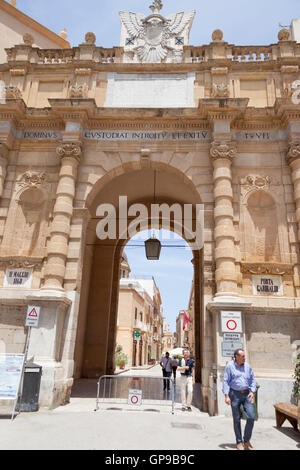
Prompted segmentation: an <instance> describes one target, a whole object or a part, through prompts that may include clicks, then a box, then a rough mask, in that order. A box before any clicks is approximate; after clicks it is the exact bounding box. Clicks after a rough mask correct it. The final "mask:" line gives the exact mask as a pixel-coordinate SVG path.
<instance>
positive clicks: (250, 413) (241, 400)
mask: <svg viewBox="0 0 300 470" xmlns="http://www.w3.org/2000/svg"><path fill="white" fill-rule="evenodd" d="M248 395H249V394H248V393H241V392H237V391H235V390H232V389H230V392H229V398H230V400H231V409H232V417H233V427H234V432H235V437H236V442H237V444H239V443H240V442H243V440H242V429H241V405H243V407H244V411H245V415H246V418H247V422H246V426H245V431H244V441H246V442H249V441H250V439H251V435H252V430H253V426H254V419H255V414H254V405H253V404H252V403H250V399H249V397H248Z"/></svg>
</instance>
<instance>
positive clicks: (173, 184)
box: [75, 164, 203, 382]
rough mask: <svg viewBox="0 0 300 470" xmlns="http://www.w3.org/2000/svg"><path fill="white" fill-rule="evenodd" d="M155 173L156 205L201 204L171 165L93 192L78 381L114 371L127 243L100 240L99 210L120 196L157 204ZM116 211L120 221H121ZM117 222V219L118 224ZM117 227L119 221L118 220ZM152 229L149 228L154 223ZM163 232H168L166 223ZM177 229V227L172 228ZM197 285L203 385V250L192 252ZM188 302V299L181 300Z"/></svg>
mask: <svg viewBox="0 0 300 470" xmlns="http://www.w3.org/2000/svg"><path fill="white" fill-rule="evenodd" d="M154 171H156V172H157V183H156V203H158V204H163V203H167V204H169V205H172V204H174V203H179V204H180V205H181V206H183V205H184V204H193V205H195V204H200V203H201V200H200V195H199V193H198V192H197V190H196V189H195V187H194V185H193V183H192V182H191V180H188V178H187V177H186V176H185V175H184V174H183V173H181V172H179V171H178V170H174V169H171V170H170V168H169V167H168V166H167V165H162V164H159V167H157V166H155V164H154V165H152V166H149V167H147V168H139V169H135V170H132V169H130V170H129V171H126V172H123V173H122V174H120V175H119V176H117V173H116V172H115V175H114V177H113V178H110V177H108V178H106V179H107V183H106V184H105V185H103V182H100V181H99V187H98V190H96V189H93V191H92V195H91V194H90V195H89V198H88V209H89V212H90V214H91V219H90V222H89V225H88V227H87V233H86V244H85V254H84V266H83V276H82V279H83V282H82V288H81V300H80V307H79V317H78V331H77V339H76V348H75V378H78V377H87V378H92V377H99V376H100V375H103V374H105V373H113V369H114V364H113V358H114V348H115V335H116V320H117V310H118V292H119V272H120V261H121V255H122V251H123V248H124V246H125V244H126V243H127V241H128V238H127V239H116V240H102V241H101V240H99V239H98V238H97V236H96V226H97V223H98V222H99V218H97V217H96V210H97V207H98V206H99V205H100V204H103V203H106V204H108V203H110V204H112V205H114V207H118V198H119V196H120V195H126V196H127V199H128V207H129V206H131V205H132V204H134V203H143V204H145V205H146V207H150V205H151V203H152V202H153V175H154ZM119 215H120V214H119V213H117V218H119ZM118 221H119V220H118ZM117 223H118V222H117ZM148 226H149V227H150V221H149V224H148ZM160 228H164V227H163V226H162V225H161V227H160ZM170 228H171V230H174V229H175V231H176V227H174V226H173V227H170ZM193 255H194V261H193V264H194V285H195V345H196V348H195V349H196V351H195V355H196V362H197V370H196V381H197V382H201V370H202V364H203V348H202V338H203V332H202V331H203V287H202V279H203V276H202V269H203V268H202V256H203V254H202V250H193ZM184 300H187V299H183V301H184Z"/></svg>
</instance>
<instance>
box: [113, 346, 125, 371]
mask: <svg viewBox="0 0 300 470" xmlns="http://www.w3.org/2000/svg"><path fill="white" fill-rule="evenodd" d="M127 361H128V356H127V354H125V353H124V352H123V348H122V346H121V345H119V344H118V345H117V347H116V352H115V363H116V366H117V367H119V368H120V369H121V370H124V369H125V364H126V363H127Z"/></svg>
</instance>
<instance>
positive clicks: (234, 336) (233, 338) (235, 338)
mask: <svg viewBox="0 0 300 470" xmlns="http://www.w3.org/2000/svg"><path fill="white" fill-rule="evenodd" d="M223 340H224V341H229V342H238V343H240V342H241V333H224V335H223Z"/></svg>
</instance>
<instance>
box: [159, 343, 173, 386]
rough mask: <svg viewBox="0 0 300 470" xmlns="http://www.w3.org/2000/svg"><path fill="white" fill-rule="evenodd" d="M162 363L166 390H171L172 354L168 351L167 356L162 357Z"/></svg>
mask: <svg viewBox="0 0 300 470" xmlns="http://www.w3.org/2000/svg"><path fill="white" fill-rule="evenodd" d="M160 365H161V368H162V373H163V377H164V390H166V389H168V390H170V377H171V375H172V362H171V359H170V354H169V353H168V352H166V355H165V357H162V358H161V361H160Z"/></svg>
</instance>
